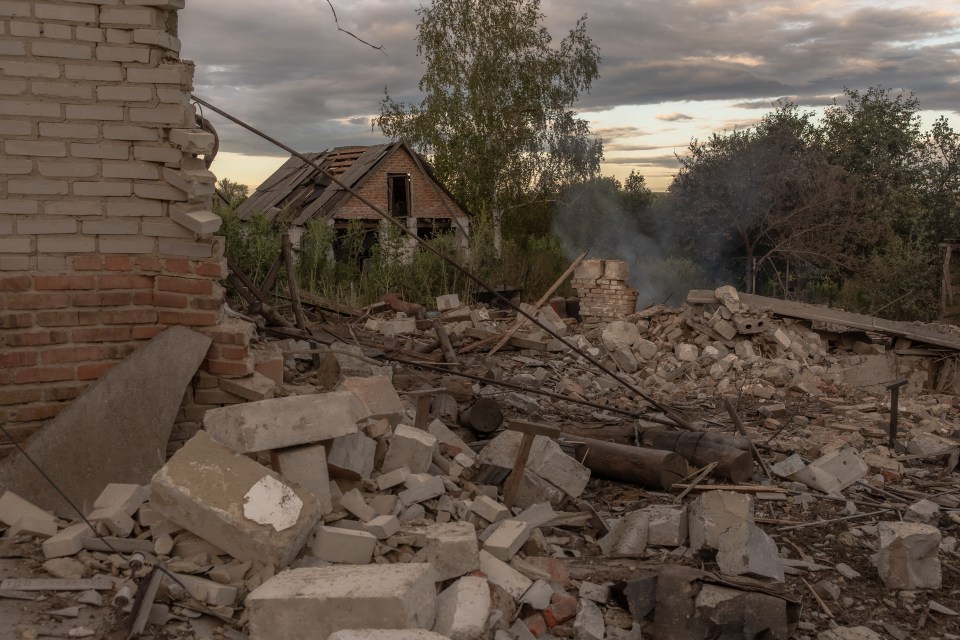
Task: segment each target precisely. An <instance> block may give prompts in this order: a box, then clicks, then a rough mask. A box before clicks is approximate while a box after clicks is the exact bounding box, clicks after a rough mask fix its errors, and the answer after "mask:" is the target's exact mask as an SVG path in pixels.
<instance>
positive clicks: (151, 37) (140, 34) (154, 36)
mask: <svg viewBox="0 0 960 640" xmlns="http://www.w3.org/2000/svg"><path fill="white" fill-rule="evenodd" d="M133 41H134V42H136V43H138V44H149V45H152V46H155V47H161V48H163V49H167V50H169V51H173V52H179V51H180V39H179V38H176V37H174V36H172V35H170V34H169V33H167V32H166V31H163V30H160V29H134V31H133Z"/></svg>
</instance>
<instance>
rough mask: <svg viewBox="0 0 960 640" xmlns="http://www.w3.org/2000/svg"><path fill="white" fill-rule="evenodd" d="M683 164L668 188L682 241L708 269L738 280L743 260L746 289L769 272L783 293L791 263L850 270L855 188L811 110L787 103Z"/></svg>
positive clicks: (699, 148)
mask: <svg viewBox="0 0 960 640" xmlns="http://www.w3.org/2000/svg"><path fill="white" fill-rule="evenodd" d="M679 161H680V165H681V167H680V171H679V172H678V173H677V175H676V176H675V178H674V180H673V183H672V184H671V186H670V188H669V206H670V208H671V209H672V210H673V211H674V212H675V213H674V217H675V222H676V230H677V238H678V241H679V243H680V245H681V247H682V249H683V253H684V254H685V255H687V256H688V257H690V258H692V259H694V260H695V261H696V262H698V263H699V264H700V265H702V266H703V267H704V268H705V270H706V271H708V272H709V273H714V274H718V275H721V276H722V277H723V278H724V279H726V278H730V277H734V274H735V271H733V270H731V269H730V267H731V266H732V265H733V264H735V263H737V262H739V263H740V265H741V268H740V273H741V274H743V275H742V287H743V288H744V290H746V291H747V292H751V293H752V292H755V290H756V285H757V280H758V274H759V273H760V271H761V270H768V271H769V272H770V273H772V274H773V279H774V281H776V282H777V283H778V284H779V288H780V289H781V290H782V291H783V292H784V293H785V292H786V291H787V290H789V289H790V288H791V278H790V277H789V276H788V275H787V269H788V268H790V265H792V269H793V270H794V271H795V270H796V268H797V267H798V266H804V267H819V268H832V269H840V268H843V267H849V266H850V265H849V264H848V261H847V255H846V252H845V247H846V245H847V243H849V242H850V239H851V238H854V237H858V236H859V234H860V233H861V229H860V226H861V225H859V224H858V220H857V219H856V218H851V217H850V216H845V215H842V208H843V207H845V206H846V205H847V204H848V203H849V200H850V193H851V192H850V187H849V185H848V182H847V180H846V177H845V175H844V172H843V170H842V169H839V168H837V167H834V166H831V165H830V164H829V163H828V161H827V158H826V156H825V155H824V153H823V152H822V149H821V142H820V135H819V132H818V131H817V129H816V127H815V126H814V124H813V122H812V114H811V113H804V112H800V111H799V109H797V107H796V106H795V105H793V104H790V103H781V104H779V105H778V106H777V108H776V109H775V110H774V111H773V112H772V113H770V114H767V115H766V116H765V117H764V118H763V119H762V120H761V122H760V123H759V124H758V125H756V127H754V128H751V129H745V130H741V131H733V132H730V133H725V134H716V133H715V134H713V135H712V136H711V137H710V138H709V139H707V140H706V141H704V142H700V141H697V140H694V141H693V142H692V143H691V144H690V146H689V148H688V154H687V155H686V156H683V157H680V158H679ZM737 279H739V278H737Z"/></svg>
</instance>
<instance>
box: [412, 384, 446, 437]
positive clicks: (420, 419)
mask: <svg viewBox="0 0 960 640" xmlns="http://www.w3.org/2000/svg"><path fill="white" fill-rule="evenodd" d="M443 391H445V389H442V388H436V389H419V390H417V391H411V392H409V393H408V394H407V395H410V396H413V397H414V398H416V399H417V415H416V416H415V417H414V419H413V428H414V429H420V430H421V431H426V430H427V423H428V422H429V421H430V403H432V402H433V397H434V396H435V395H436V394H438V393H442V392H443Z"/></svg>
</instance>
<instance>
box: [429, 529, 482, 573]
mask: <svg viewBox="0 0 960 640" xmlns="http://www.w3.org/2000/svg"><path fill="white" fill-rule="evenodd" d="M425 535H426V550H427V561H428V562H429V563H430V564H432V565H433V566H434V569H435V572H436V576H437V580H449V579H450V578H458V577H460V576H462V575H464V574H467V573H470V572H471V571H475V570H476V569H477V567H478V566H479V563H480V560H479V554H478V545H477V532H476V530H475V529H474V528H473V525H472V524H470V523H469V522H449V523H446V524H434V525H430V526H428V527H427V530H426V534H425Z"/></svg>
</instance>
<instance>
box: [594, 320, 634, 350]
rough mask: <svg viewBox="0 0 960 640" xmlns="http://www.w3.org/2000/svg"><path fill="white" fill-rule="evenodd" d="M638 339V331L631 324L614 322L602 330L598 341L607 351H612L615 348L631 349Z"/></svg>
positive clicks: (620, 321) (619, 321)
mask: <svg viewBox="0 0 960 640" xmlns="http://www.w3.org/2000/svg"><path fill="white" fill-rule="evenodd" d="M639 339H640V329H638V328H637V325H636V324H634V323H633V322H627V321H625V320H614V321H613V322H611V323H610V324H608V325H606V326H605V327H604V328H603V332H602V333H601V334H600V340H601V342H603V346H604V347H606V349H607V351H614V350H616V349H617V347H621V346H623V347H627V348H631V347H633V345H634V344H635V343H636V342H637V340H639Z"/></svg>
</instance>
